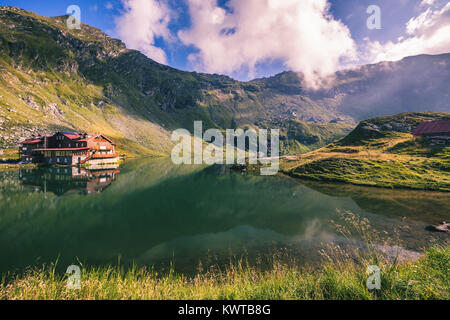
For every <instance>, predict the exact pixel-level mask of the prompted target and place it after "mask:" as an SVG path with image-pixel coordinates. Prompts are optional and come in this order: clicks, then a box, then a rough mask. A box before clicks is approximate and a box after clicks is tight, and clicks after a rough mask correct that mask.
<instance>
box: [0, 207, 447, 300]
mask: <svg viewBox="0 0 450 320" xmlns="http://www.w3.org/2000/svg"><path fill="white" fill-rule="evenodd" d="M333 224H334V226H335V228H336V231H337V232H338V233H341V234H342V236H344V237H348V239H349V240H351V239H350V237H351V238H352V239H358V240H357V241H358V243H359V244H360V245H359V247H356V248H354V249H353V250H350V251H349V250H348V248H342V247H339V246H336V247H335V248H334V249H333V250H329V251H327V252H325V251H323V252H321V255H322V256H323V257H324V262H323V264H322V265H321V267H319V268H318V267H314V268H313V267H308V266H299V265H298V264H295V263H293V262H292V261H288V262H286V261H285V260H282V259H279V258H277V255H276V254H275V255H274V257H273V259H272V261H271V264H270V266H269V267H265V268H260V267H258V265H256V266H251V265H249V264H248V262H246V260H245V259H241V260H238V261H237V262H234V263H230V264H229V265H228V266H227V267H225V268H220V267H218V266H214V267H212V268H210V269H208V270H206V271H203V270H201V269H199V271H198V273H197V274H196V275H193V276H185V275H182V274H177V273H175V272H174V271H173V268H172V269H171V270H172V271H169V272H166V273H163V274H159V273H158V272H155V271H154V270H151V269H146V268H137V267H131V268H129V269H125V268H123V267H120V266H119V267H112V266H110V267H85V266H81V267H82V272H81V289H79V290H71V289H69V288H68V287H67V277H68V276H67V275H62V274H59V273H57V272H56V264H53V265H51V266H47V267H42V268H41V269H30V270H28V271H26V272H25V273H24V274H21V275H17V276H13V277H11V276H4V277H3V279H2V283H1V285H0V299H8V300H10V299H21V300H23V299H26V300H28V299H31V300H37V299H42V300H47V299H57V300H74V299H83V300H179V299H183V300H203V299H210V300H217V299H219V300H223V299H224V300H299V299H302V300H305V299H306V300H316V299H319V300H323V299H331V300H350V299H356V300H375V299H377V300H378V299H389V300H409V299H443V300H447V299H449V298H450V246H448V244H443V245H442V246H441V247H433V248H430V249H428V250H426V251H425V252H424V255H423V256H422V258H420V259H419V260H417V261H414V262H412V261H409V262H401V263H400V262H399V259H397V257H389V256H385V255H383V254H382V253H381V252H380V251H378V250H376V248H377V246H378V245H380V244H382V243H383V239H382V238H383V237H381V236H380V235H378V234H376V233H374V232H373V231H372V228H371V226H370V223H369V221H368V220H367V219H361V218H360V217H358V216H356V215H354V214H352V213H350V212H344V213H341V220H340V221H338V222H334V223H333ZM384 239H385V240H386V239H387V238H386V237H384ZM386 241H388V240H386ZM361 242H362V243H364V245H362V246H361ZM370 265H376V266H378V267H379V268H380V270H381V289H380V290H369V289H368V287H367V279H368V277H369V275H368V274H367V268H368V266H370Z"/></svg>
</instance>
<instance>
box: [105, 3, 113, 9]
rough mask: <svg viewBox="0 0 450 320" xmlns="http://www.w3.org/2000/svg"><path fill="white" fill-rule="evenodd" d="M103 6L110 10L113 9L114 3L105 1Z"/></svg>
mask: <svg viewBox="0 0 450 320" xmlns="http://www.w3.org/2000/svg"><path fill="white" fill-rule="evenodd" d="M105 8H106V9H107V10H112V9H114V5H113V4H112V3H111V2H107V3H106V4H105Z"/></svg>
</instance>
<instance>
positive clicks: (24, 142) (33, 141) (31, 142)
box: [20, 139, 42, 144]
mask: <svg viewBox="0 0 450 320" xmlns="http://www.w3.org/2000/svg"><path fill="white" fill-rule="evenodd" d="M39 142H42V140H41V139H35V140H25V141H22V142H21V143H20V144H36V143H39Z"/></svg>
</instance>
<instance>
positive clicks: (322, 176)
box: [282, 113, 450, 191]
mask: <svg viewBox="0 0 450 320" xmlns="http://www.w3.org/2000/svg"><path fill="white" fill-rule="evenodd" d="M440 119H450V113H403V114H399V115H396V116H390V117H381V118H375V119H371V120H366V121H363V122H361V124H360V125H359V126H358V127H357V128H356V129H355V130H354V131H353V132H352V133H350V134H349V135H348V136H347V137H345V138H343V139H341V140H339V141H337V142H334V143H332V144H330V145H328V146H327V147H325V148H321V149H319V150H316V151H314V152H311V153H308V154H304V155H300V156H298V157H295V158H289V160H284V161H283V164H282V167H283V171H284V172H285V173H287V174H289V175H292V176H294V177H298V178H303V179H312V180H318V181H335V182H345V183H351V184H356V185H368V186H377V187H386V188H411V189H426V190H441V191H449V190H450V147H449V146H448V145H447V146H446V145H431V144H430V143H429V142H428V141H426V140H421V139H416V138H414V137H413V136H412V135H411V131H412V130H414V129H415V128H416V127H417V126H418V124H419V123H421V122H423V121H430V120H440Z"/></svg>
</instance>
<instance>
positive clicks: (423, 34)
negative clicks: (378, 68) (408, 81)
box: [368, 0, 450, 61]
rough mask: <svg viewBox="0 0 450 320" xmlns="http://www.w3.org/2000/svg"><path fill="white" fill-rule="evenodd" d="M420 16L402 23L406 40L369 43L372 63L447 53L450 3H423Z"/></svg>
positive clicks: (449, 43)
mask: <svg viewBox="0 0 450 320" xmlns="http://www.w3.org/2000/svg"><path fill="white" fill-rule="evenodd" d="M424 6H425V7H426V9H425V8H423V7H424ZM420 7H422V12H421V13H420V14H419V15H418V16H416V17H413V18H411V19H410V20H409V21H408V22H407V23H406V34H407V36H406V37H402V38H399V39H398V40H397V41H389V42H387V43H384V44H381V43H380V42H377V41H375V42H369V43H368V48H369V49H368V50H369V52H370V56H371V60H372V61H385V60H388V61H395V60H400V59H402V58H404V57H406V56H413V55H418V54H440V53H447V52H450V36H449V35H450V2H447V1H445V3H442V2H440V5H438V4H437V2H436V1H430V0H424V1H423V2H422V3H421V5H420Z"/></svg>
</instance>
